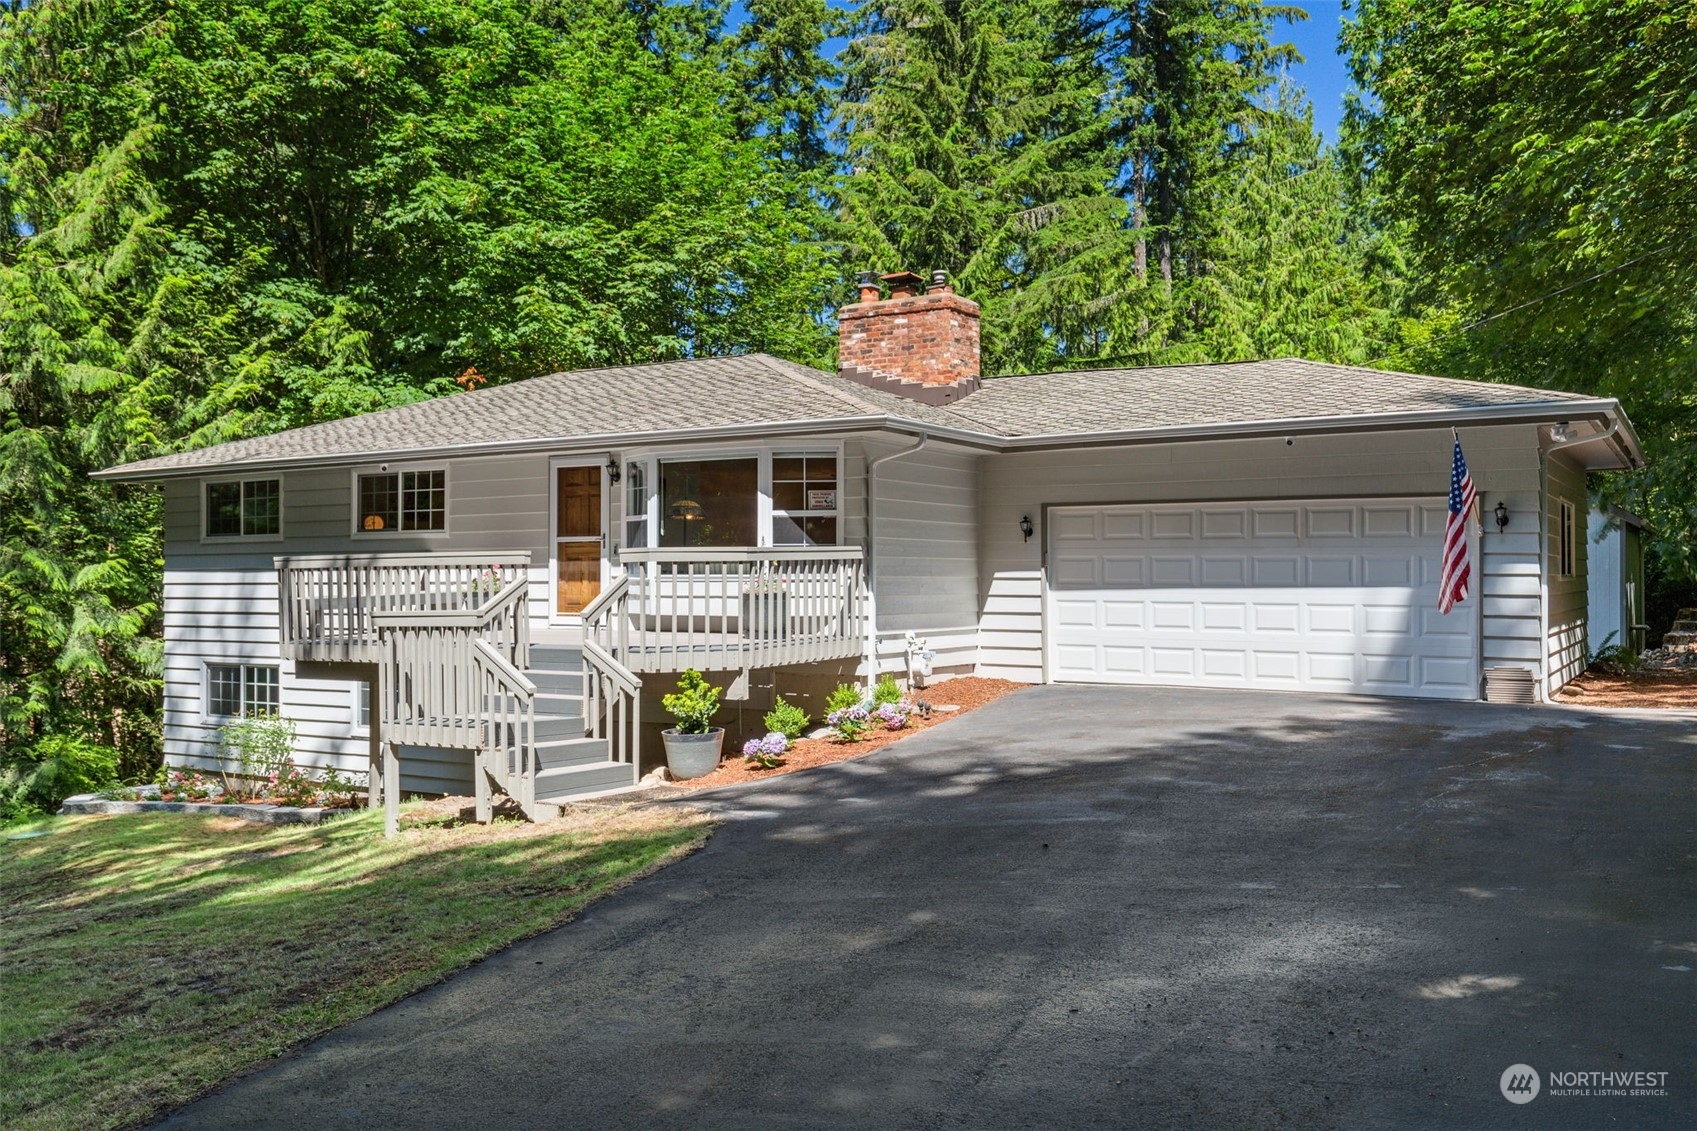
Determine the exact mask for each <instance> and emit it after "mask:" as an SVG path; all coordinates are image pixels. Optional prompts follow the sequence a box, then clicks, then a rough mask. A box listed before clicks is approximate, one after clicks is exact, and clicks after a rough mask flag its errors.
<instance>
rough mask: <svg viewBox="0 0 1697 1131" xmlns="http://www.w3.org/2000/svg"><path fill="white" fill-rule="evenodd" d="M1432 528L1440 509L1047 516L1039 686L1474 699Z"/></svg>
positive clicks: (1071, 510) (1421, 505) (1153, 509)
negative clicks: (1444, 596)
mask: <svg viewBox="0 0 1697 1131" xmlns="http://www.w3.org/2000/svg"><path fill="white" fill-rule="evenodd" d="M1444 518H1445V511H1444V500H1443V499H1441V498H1433V499H1315V500H1310V501H1295V502H1292V501H1284V500H1281V501H1278V502H1259V503H1208V504H1161V505H1158V506H1110V507H1062V508H1053V509H1051V510H1050V512H1049V521H1048V526H1049V539H1050V541H1049V560H1048V571H1047V572H1048V584H1049V609H1048V634H1049V649H1050V651H1049V664H1050V674H1051V677H1052V678H1054V679H1057V680H1063V681H1080V682H1091V683H1149V684H1180V685H1196V686H1204V687H1254V688H1269V689H1290V690H1305V691H1347V692H1358V693H1364V694H1372V695H1412V696H1422V697H1427V698H1439V699H1475V698H1478V679H1479V675H1478V660H1477V648H1478V634H1477V625H1478V616H1477V614H1476V609H1475V603H1476V602H1477V600H1478V597H1477V585H1475V586H1474V593H1475V595H1474V596H1470V597H1469V598H1468V600H1467V601H1465V602H1464V603H1462V604H1460V605H1457V606H1456V607H1455V609H1454V610H1452V611H1451V612H1450V613H1449V614H1448V615H1447V616H1445V615H1442V614H1440V613H1439V612H1438V567H1439V559H1438V555H1439V550H1440V547H1441V545H1442V539H1443V528H1444ZM1473 560H1474V561H1475V562H1477V561H1478V556H1477V550H1475V555H1474V559H1473ZM1475 581H1477V572H1475Z"/></svg>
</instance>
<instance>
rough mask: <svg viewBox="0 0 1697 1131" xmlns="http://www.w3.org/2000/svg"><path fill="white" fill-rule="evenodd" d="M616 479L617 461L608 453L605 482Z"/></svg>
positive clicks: (611, 481)
mask: <svg viewBox="0 0 1697 1131" xmlns="http://www.w3.org/2000/svg"><path fill="white" fill-rule="evenodd" d="M618 481H619V461H618V460H616V459H614V458H613V457H612V456H610V455H609V456H608V457H607V482H609V483H617V482H618Z"/></svg>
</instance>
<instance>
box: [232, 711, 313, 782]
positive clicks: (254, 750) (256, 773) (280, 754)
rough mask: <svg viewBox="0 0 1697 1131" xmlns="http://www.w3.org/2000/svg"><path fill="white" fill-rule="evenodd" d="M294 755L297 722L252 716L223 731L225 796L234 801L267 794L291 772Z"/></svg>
mask: <svg viewBox="0 0 1697 1131" xmlns="http://www.w3.org/2000/svg"><path fill="white" fill-rule="evenodd" d="M294 754H295V724H294V720H292V719H285V718H283V717H282V716H281V715H273V714H270V713H265V714H258V715H251V716H249V717H247V718H245V719H242V720H240V721H238V722H233V723H230V724H228V725H227V726H224V727H222V728H220V729H219V731H218V760H219V762H220V763H222V773H223V775H224V792H225V793H227V794H229V795H231V796H232V797H234V796H237V795H239V794H243V793H248V792H254V791H262V790H264V789H265V787H266V786H268V785H270V784H271V783H273V782H276V781H278V780H279V779H280V778H281V777H282V776H283V775H284V774H285V773H287V772H288V769H289V760H290V759H291V758H293V757H294Z"/></svg>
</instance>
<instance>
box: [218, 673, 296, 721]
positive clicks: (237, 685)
mask: <svg viewBox="0 0 1697 1131" xmlns="http://www.w3.org/2000/svg"><path fill="white" fill-rule="evenodd" d="M279 688H280V684H279V681H278V679H277V668H276V666H275V665H273V664H208V665H206V713H207V715H209V716H210V717H212V718H215V719H236V718H245V717H248V716H252V715H275V714H276V713H277V711H278V709H279V708H280V707H281V705H282V703H281V697H280V696H279V694H278V691H279Z"/></svg>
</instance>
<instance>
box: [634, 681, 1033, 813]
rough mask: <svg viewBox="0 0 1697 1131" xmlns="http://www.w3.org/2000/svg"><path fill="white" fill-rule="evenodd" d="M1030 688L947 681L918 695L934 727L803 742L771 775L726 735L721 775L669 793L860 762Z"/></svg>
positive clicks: (676, 785)
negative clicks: (930, 710)
mask: <svg viewBox="0 0 1697 1131" xmlns="http://www.w3.org/2000/svg"><path fill="white" fill-rule="evenodd" d="M1029 686H1030V685H1029V684H1025V683H1015V682H1013V681H1012V680H1007V679H985V678H983V677H981V676H961V677H959V678H957V679H949V680H944V681H943V682H941V683H938V684H935V685H933V686H931V687H927V688H922V689H921V690H919V691H918V692H916V693H914V695H913V696H912V698H913V699H914V700H915V701H916V702H922V703H929V704H930V705H931V706H932V708H933V711H934V713H933V714H932V716H931V719H930V721H929V722H927V721H926V720H924V719H921V718H920V717H919V716H918V715H917V714H916V715H914V717H913V719H912V721H910V722H909V723H908V725H907V726H906V727H903V728H902V729H901V730H875V731H871V732H868V734H867V735H866V737H865V738H862V739H861V740H860V741H859V742H838V741H837V740H836V739H832V738H803V739H801V740H799V741H798V742H796V743H795V745H793V746H791V747H790V749H789V751H788V753H786V754H785V755H784V760H783V762H782V763H781V764H780V765H778V766H777V767H775V768H773V769H770V770H762V769H760V768H759V767H758V766H754V765H752V764H750V763H748V762H745V761H744V760H743V757H742V753H741V750H740V745H741V741H742V740H741V739H736V738H735V736H733V735H729V734H727V735H726V736H725V760H724V761H723V762H721V763H720V764H719V768H718V769H717V770H714V771H713V772H712V773H710V774H708V775H706V776H705V777H699V778H691V779H690V780H689V781H683V782H673V783H671V784H670V785H669V786H668V787H667V788H669V789H671V790H676V791H685V792H687V791H691V790H697V789H708V788H711V787H713V786H719V785H730V784H732V783H734V782H745V781H755V780H756V779H759V778H772V777H778V776H780V775H782V774H789V773H794V772H795V771H796V770H805V769H809V768H811V767H813V766H823V765H826V764H828V763H831V762H841V761H844V760H845V759H848V758H859V757H861V756H863V755H866V754H870V753H872V751H874V750H878V749H880V748H882V747H885V746H888V745H889V744H890V743H892V742H899V741H901V740H902V739H904V738H906V737H907V736H908V735H910V734H917V733H919V732H920V731H922V730H929V729H930V728H932V727H934V726H940V725H942V724H943V723H945V722H947V721H948V720H950V719H952V718H955V717H956V716H958V715H963V714H966V713H967V712H968V711H972V710H976V709H977V708H979V707H982V706H984V704H986V703H993V702H995V701H996V700H997V699H1000V698H1002V696H1004V695H1008V694H1011V693H1012V692H1015V691H1019V690H1020V689H1022V688H1025V687H1029ZM938 707H955V708H957V710H954V711H936V710H935V708H938ZM815 721H817V720H815ZM745 737H746V736H745ZM733 741H735V742H736V745H735V746H733Z"/></svg>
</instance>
